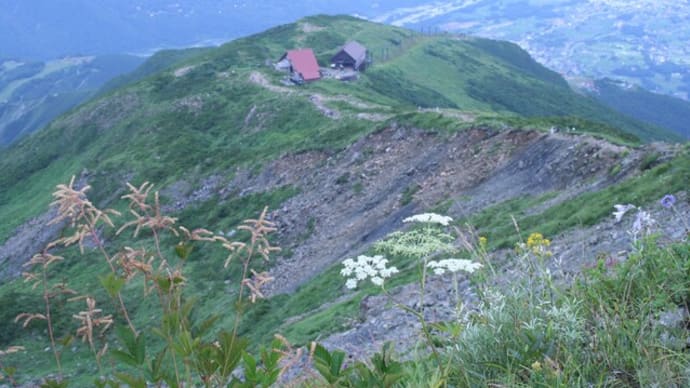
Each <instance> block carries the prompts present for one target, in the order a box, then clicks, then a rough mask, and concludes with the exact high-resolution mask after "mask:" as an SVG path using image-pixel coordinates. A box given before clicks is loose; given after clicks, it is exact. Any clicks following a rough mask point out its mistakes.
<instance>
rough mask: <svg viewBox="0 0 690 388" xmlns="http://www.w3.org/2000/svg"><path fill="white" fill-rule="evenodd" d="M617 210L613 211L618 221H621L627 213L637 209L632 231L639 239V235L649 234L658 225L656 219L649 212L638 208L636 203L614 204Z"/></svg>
mask: <svg viewBox="0 0 690 388" xmlns="http://www.w3.org/2000/svg"><path fill="white" fill-rule="evenodd" d="M614 207H615V208H616V211H615V212H613V215H614V217H616V222H617V223H618V222H620V221H621V220H622V219H623V216H625V214H626V213H627V212H628V211H630V210H633V209H637V214H636V215H635V221H634V222H633V225H632V229H631V230H630V233H631V234H632V235H633V239H635V240H637V236H638V235H649V234H651V233H652V229H653V228H654V226H655V225H656V220H654V218H652V215H651V214H649V212H646V211H644V210H642V208H638V207H636V206H635V205H631V204H627V205H614Z"/></svg>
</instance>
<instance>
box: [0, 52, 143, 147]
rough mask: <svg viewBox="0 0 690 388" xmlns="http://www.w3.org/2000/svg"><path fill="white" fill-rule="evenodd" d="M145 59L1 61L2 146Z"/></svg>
mask: <svg viewBox="0 0 690 388" xmlns="http://www.w3.org/2000/svg"><path fill="white" fill-rule="evenodd" d="M143 61H144V58H142V57H135V56H130V55H106V56H98V57H79V58H63V59H59V60H53V61H48V62H18V61H5V62H2V63H0V146H2V145H7V144H9V143H12V142H13V141H15V140H16V139H18V138H19V137H21V136H23V135H26V134H28V133H31V132H33V131H35V130H37V129H39V128H41V127H43V126H44V125H46V124H47V123H49V122H50V121H51V120H53V119H54V118H56V117H57V116H58V115H60V114H61V113H63V112H65V111H66V110H68V109H70V108H72V107H73V106H75V105H77V104H79V103H81V102H83V101H85V100H86V99H88V98H89V97H91V96H93V95H94V94H95V93H96V92H97V91H98V90H99V89H100V88H101V86H103V85H104V84H105V83H106V82H108V81H109V80H111V79H112V78H113V77H116V76H119V75H121V74H124V73H127V72H129V71H132V70H134V69H135V68H136V67H137V66H139V65H140V64H141V63H142V62H143Z"/></svg>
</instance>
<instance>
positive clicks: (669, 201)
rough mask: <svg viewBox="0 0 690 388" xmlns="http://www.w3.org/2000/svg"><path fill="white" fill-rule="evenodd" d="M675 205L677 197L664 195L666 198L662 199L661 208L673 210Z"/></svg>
mask: <svg viewBox="0 0 690 388" xmlns="http://www.w3.org/2000/svg"><path fill="white" fill-rule="evenodd" d="M675 204H676V197H674V196H673V194H666V195H664V198H661V206H663V207H665V208H666V209H670V208H672V207H673V205H675Z"/></svg>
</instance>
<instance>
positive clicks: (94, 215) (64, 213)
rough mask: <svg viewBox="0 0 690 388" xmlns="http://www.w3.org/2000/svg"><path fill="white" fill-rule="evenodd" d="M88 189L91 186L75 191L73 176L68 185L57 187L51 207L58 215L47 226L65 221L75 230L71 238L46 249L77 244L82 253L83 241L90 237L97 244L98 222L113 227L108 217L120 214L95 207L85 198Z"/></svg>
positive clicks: (54, 242)
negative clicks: (54, 208) (53, 207)
mask: <svg viewBox="0 0 690 388" xmlns="http://www.w3.org/2000/svg"><path fill="white" fill-rule="evenodd" d="M90 189H91V186H89V185H85V186H84V187H82V188H81V189H79V190H77V189H75V188H74V176H72V179H71V180H70V182H69V184H67V185H64V184H60V185H57V189H56V190H55V192H54V193H53V197H54V198H55V200H54V201H53V202H52V203H51V206H56V207H57V210H58V214H57V216H56V217H55V218H54V219H53V220H51V221H50V222H49V223H48V224H49V225H51V224H56V223H59V222H61V221H65V220H66V221H68V222H69V224H70V226H71V227H73V228H75V229H76V230H75V231H74V234H73V235H71V236H67V237H63V238H61V239H58V240H56V241H53V242H52V243H50V244H49V245H48V248H52V247H54V246H56V245H64V246H69V245H72V244H74V243H77V242H78V243H79V249H80V251H81V252H82V253H84V239H86V238H87V237H89V236H90V237H92V238H93V239H94V240H95V241H96V242H97V243H98V241H97V240H98V236H97V234H96V229H97V227H98V224H99V223H100V222H102V223H105V224H106V225H108V226H110V227H114V224H113V221H112V220H111V219H110V216H111V215H117V216H119V215H120V213H119V212H118V211H116V210H113V209H105V210H101V209H98V208H97V207H95V206H94V205H93V204H92V203H91V201H89V199H88V198H87V196H86V192H87V191H89V190H90Z"/></svg>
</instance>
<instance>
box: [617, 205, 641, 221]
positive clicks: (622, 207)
mask: <svg viewBox="0 0 690 388" xmlns="http://www.w3.org/2000/svg"><path fill="white" fill-rule="evenodd" d="M613 207H614V208H616V211H615V212H613V216H614V217H616V222H621V220H622V219H623V216H624V215H625V213H627V212H628V211H629V210H632V209H635V208H636V207H635V205H631V204H627V205H613Z"/></svg>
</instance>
